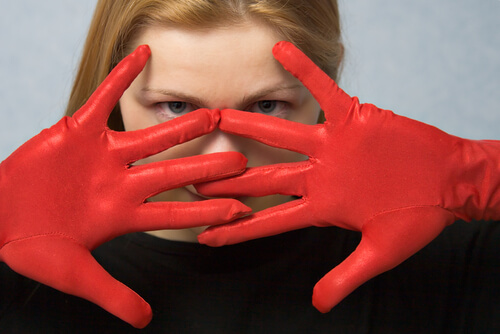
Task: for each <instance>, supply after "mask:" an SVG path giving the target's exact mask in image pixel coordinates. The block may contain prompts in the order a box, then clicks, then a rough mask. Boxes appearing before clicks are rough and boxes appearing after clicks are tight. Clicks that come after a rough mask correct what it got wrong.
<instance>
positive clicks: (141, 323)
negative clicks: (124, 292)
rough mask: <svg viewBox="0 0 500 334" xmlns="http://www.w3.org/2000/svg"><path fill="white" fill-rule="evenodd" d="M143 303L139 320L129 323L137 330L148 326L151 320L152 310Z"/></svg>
mask: <svg viewBox="0 0 500 334" xmlns="http://www.w3.org/2000/svg"><path fill="white" fill-rule="evenodd" d="M143 303H144V305H143V308H144V309H143V315H142V316H141V317H140V318H138V319H136V320H133V321H131V322H129V323H130V324H131V325H132V326H133V327H135V328H138V329H143V328H144V327H146V326H147V325H149V323H150V322H151V320H152V319H153V310H152V309H151V306H150V305H149V304H148V303H147V302H146V301H144V300H143Z"/></svg>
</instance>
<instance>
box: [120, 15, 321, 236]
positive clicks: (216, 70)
mask: <svg viewBox="0 0 500 334" xmlns="http://www.w3.org/2000/svg"><path fill="white" fill-rule="evenodd" d="M282 39H283V38H282V37H281V36H279V34H277V33H276V32H275V31H274V30H272V28H270V27H268V26H266V25H265V24H262V23H258V22H255V21H251V20H247V21H244V22H242V23H241V24H238V25H232V26H228V27H223V28H207V29H195V30H188V29H186V28H175V27H149V28H146V29H144V30H143V31H142V32H141V33H140V34H139V36H138V37H137V38H136V39H135V40H134V45H132V47H134V48H135V47H136V46H138V45H141V44H147V45H149V47H150V48H151V52H152V56H151V58H150V60H149V62H148V64H147V65H146V67H145V69H144V70H143V72H142V73H141V74H139V76H138V77H137V78H136V79H135V81H134V82H133V83H132V85H131V86H130V87H129V88H128V89H127V90H126V91H125V93H124V94H123V96H122V98H121V100H120V108H121V112H122V117H123V122H124V125H125V129H126V130H127V131H131V130H137V129H143V128H147V127H150V126H153V125H156V124H159V123H162V122H166V121H168V120H170V119H172V118H175V117H179V116H180V115H183V114H185V113H188V112H190V111H193V110H195V109H197V108H209V109H226V108H230V109H238V110H244V111H249V112H259V113H264V114H268V115H273V116H276V117H280V118H284V119H288V120H291V121H296V122H301V123H305V124H315V123H316V122H317V119H318V116H319V113H320V107H319V104H318V103H317V102H316V100H315V99H314V97H313V96H312V95H311V94H310V92H309V91H308V90H307V89H306V88H305V87H304V86H303V85H302V84H301V83H300V82H299V81H298V80H297V79H296V78H295V77H293V76H292V75H291V74H290V73H288V72H287V71H286V70H284V69H283V67H282V66H281V65H280V64H279V63H278V62H277V61H276V60H275V59H274V58H273V55H272V53H271V49H272V47H273V46H274V44H275V43H277V42H278V41H280V40H282ZM225 151H237V152H241V153H242V154H244V155H245V156H246V157H247V159H248V166H262V165H268V164H275V163H280V162H292V161H301V160H305V159H306V158H307V157H305V156H303V155H301V154H299V153H296V152H291V151H287V150H282V149H277V148H272V147H269V146H267V145H264V144H262V143H259V142H256V141H253V140H250V139H246V138H242V137H237V136H234V135H229V134H226V133H223V132H221V131H218V130H216V131H215V132H213V133H211V134H209V135H206V136H203V137H200V138H197V139H195V140H192V141H190V142H187V143H184V144H181V145H177V146H175V147H173V148H171V149H169V150H167V151H165V152H162V153H160V154H157V155H155V156H152V157H149V158H147V159H144V160H141V161H139V162H138V163H148V162H153V161H160V160H166V159H175V158H180V157H186V156H193V155H199V154H208V153H214V152H225ZM204 199H206V197H203V196H201V195H200V194H198V193H197V192H196V190H195V189H194V187H193V186H191V185H190V186H186V187H183V188H178V189H174V190H171V191H168V192H164V193H161V194H159V195H157V196H155V197H153V198H151V200H154V201H181V202H188V201H189V202H190V201H199V200H204ZM238 199H239V200H240V201H241V202H243V203H244V204H245V205H247V206H249V207H251V208H252V209H253V211H254V212H256V211H260V210H263V209H266V208H269V207H272V206H276V205H278V204H282V203H285V202H287V201H289V200H291V197H290V196H282V195H271V196H266V197H242V198H238ZM203 230H204V228H191V229H185V230H161V231H152V232H149V233H151V234H153V235H155V236H157V237H161V238H165V239H169V240H177V241H186V242H197V236H198V234H200V233H201V232H202V231H203Z"/></svg>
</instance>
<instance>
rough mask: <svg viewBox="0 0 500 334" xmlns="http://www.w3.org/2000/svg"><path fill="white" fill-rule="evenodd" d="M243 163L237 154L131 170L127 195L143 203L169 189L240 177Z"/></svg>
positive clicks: (196, 157) (163, 163)
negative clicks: (139, 198) (139, 199)
mask: <svg viewBox="0 0 500 334" xmlns="http://www.w3.org/2000/svg"><path fill="white" fill-rule="evenodd" d="M246 163H247V159H246V158H245V156H244V155H242V154H241V153H238V152H218V153H211V154H205V155H198V156H193V157H186V158H179V159H173V160H164V161H159V162H153V163H149V164H145V165H139V166H133V167H131V168H130V173H129V175H130V183H131V184H132V185H133V186H131V191H132V192H133V193H135V194H137V195H138V196H141V197H143V199H146V198H148V197H151V196H153V195H156V194H158V193H160V192H163V191H166V190H169V189H174V188H179V187H183V186H186V185H188V184H193V183H197V182H207V181H212V180H217V179H220V178H225V177H229V176H233V175H238V174H241V173H242V172H243V171H244V170H245V167H246Z"/></svg>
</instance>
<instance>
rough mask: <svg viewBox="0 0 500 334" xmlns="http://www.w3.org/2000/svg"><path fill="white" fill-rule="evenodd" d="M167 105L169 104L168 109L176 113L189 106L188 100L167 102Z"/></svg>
mask: <svg viewBox="0 0 500 334" xmlns="http://www.w3.org/2000/svg"><path fill="white" fill-rule="evenodd" d="M167 105H168V109H169V110H170V111H171V112H173V113H174V114H181V113H183V112H184V111H185V110H186V108H187V103H186V102H180V101H174V102H167Z"/></svg>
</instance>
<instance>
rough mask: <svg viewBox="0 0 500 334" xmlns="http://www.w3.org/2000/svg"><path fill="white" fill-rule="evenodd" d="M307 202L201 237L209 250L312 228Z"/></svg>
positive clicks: (278, 208)
mask: <svg viewBox="0 0 500 334" xmlns="http://www.w3.org/2000/svg"><path fill="white" fill-rule="evenodd" d="M309 220H310V212H309V211H308V207H307V202H305V201H304V200H302V199H297V200H294V201H291V202H288V203H285V204H281V205H277V206H275V207H272V208H269V209H266V210H263V211H260V212H257V213H255V214H253V215H250V216H247V217H244V218H241V219H238V220H236V221H234V222H232V223H229V224H225V225H220V226H212V227H209V228H208V229H206V230H205V231H204V232H203V233H201V234H200V235H198V241H199V242H200V243H202V244H206V245H209V246H214V247H217V246H223V245H231V244H236V243H240V242H244V241H247V240H252V239H258V238H264V237H269V236H272V235H277V234H280V233H284V232H288V231H292V230H298V229H301V228H304V227H308V226H311V224H310V223H308V221H309Z"/></svg>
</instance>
